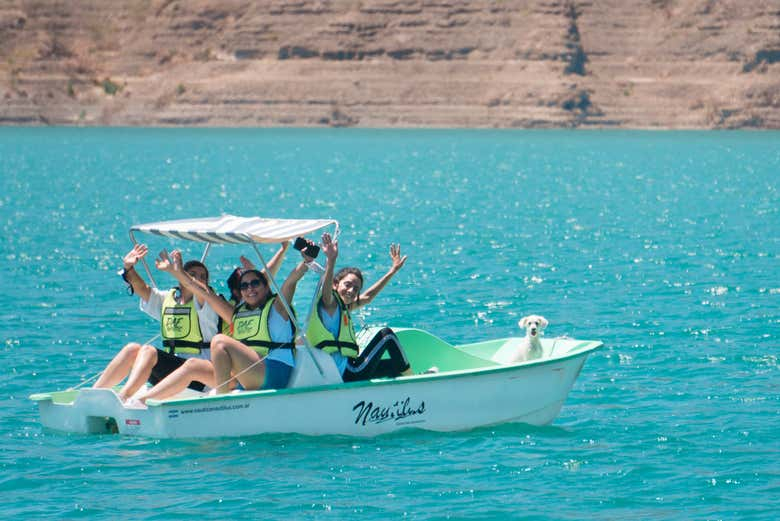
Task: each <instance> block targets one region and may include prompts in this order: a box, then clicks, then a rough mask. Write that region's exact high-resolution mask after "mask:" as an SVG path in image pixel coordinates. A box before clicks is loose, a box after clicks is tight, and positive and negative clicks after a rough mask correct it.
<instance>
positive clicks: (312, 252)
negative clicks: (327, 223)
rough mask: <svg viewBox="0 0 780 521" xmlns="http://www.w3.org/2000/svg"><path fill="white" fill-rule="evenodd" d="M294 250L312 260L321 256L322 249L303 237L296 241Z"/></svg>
mask: <svg viewBox="0 0 780 521" xmlns="http://www.w3.org/2000/svg"><path fill="white" fill-rule="evenodd" d="M293 248H295V249H296V250H298V251H300V252H301V253H304V254H306V255H308V256H309V257H311V258H312V259H316V258H317V255H319V254H320V247H319V246H317V245H316V244H314V243H313V242H310V241H307V240H306V239H304V238H303V237H298V238H297V239H295V242H294V243H293Z"/></svg>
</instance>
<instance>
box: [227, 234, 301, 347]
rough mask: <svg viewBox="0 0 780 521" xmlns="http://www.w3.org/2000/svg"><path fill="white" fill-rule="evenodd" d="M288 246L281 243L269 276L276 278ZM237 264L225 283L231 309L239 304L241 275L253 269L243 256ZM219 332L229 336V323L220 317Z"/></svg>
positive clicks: (286, 243) (250, 262) (272, 262)
mask: <svg viewBox="0 0 780 521" xmlns="http://www.w3.org/2000/svg"><path fill="white" fill-rule="evenodd" d="M289 246H290V243H289V242H287V241H285V242H283V243H282V244H281V246H280V248H279V251H278V252H276V255H274V257H273V258H272V259H271V262H270V263H269V267H270V266H273V271H272V272H271V275H273V276H276V273H277V272H278V270H279V267H280V266H281V264H282V260H283V259H284V256H285V254H286V253H287V248H288V247H289ZM239 262H240V263H241V265H240V266H239V267H237V268H235V269H234V270H233V271H232V272H231V273H230V275H229V276H228V278H227V281H226V285H227V287H228V291H229V292H230V298H228V299H227V301H228V304H230V305H231V306H233V308H235V307H236V306H238V304H239V303H240V302H241V288H240V287H239V284H240V280H241V274H242V273H243V272H244V271H246V270H253V269H255V265H254V264H253V263H252V261H250V260H249V259H248V258H246V257H244V256H243V255H242V256H241V257H240V258H239ZM219 332H220V333H222V334H225V335H229V334H230V322H229V321H227V320H223V319H222V317H219Z"/></svg>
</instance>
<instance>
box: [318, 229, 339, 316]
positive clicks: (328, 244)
mask: <svg viewBox="0 0 780 521" xmlns="http://www.w3.org/2000/svg"><path fill="white" fill-rule="evenodd" d="M322 252H323V253H324V254H325V258H326V259H328V263H327V265H326V266H325V273H323V274H322V305H323V306H324V307H325V310H326V311H327V312H328V313H329V314H330V313H333V310H335V309H336V307H337V304H336V300H335V299H334V298H333V291H332V289H333V270H334V269H335V267H336V259H337V258H338V256H339V241H334V240H333V238H332V237H331V236H330V234H329V233H327V232H326V233H323V234H322Z"/></svg>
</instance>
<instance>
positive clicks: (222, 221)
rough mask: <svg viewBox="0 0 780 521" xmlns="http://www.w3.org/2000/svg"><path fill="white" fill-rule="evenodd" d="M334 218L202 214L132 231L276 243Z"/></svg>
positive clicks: (195, 238)
mask: <svg viewBox="0 0 780 521" xmlns="http://www.w3.org/2000/svg"><path fill="white" fill-rule="evenodd" d="M330 225H336V227H338V222H337V221H334V220H332V219H268V218H264V217H238V216H235V215H223V216H222V217H206V218H200V219H179V220H174V221H160V222H154V223H148V224H137V225H134V226H133V227H131V228H130V235H131V236H132V234H133V232H135V231H138V232H144V233H151V234H155V235H162V236H164V237H170V238H174V239H184V240H188V241H196V242H206V243H210V244H246V243H278V242H284V241H287V240H290V239H294V238H296V237H301V236H304V235H307V234H309V233H311V232H315V231H317V230H319V229H322V228H325V227H327V226H330Z"/></svg>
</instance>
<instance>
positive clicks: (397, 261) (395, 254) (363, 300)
mask: <svg viewBox="0 0 780 521" xmlns="http://www.w3.org/2000/svg"><path fill="white" fill-rule="evenodd" d="M390 259H391V260H392V261H393V264H392V266H390V269H389V270H387V273H385V274H384V275H382V277H381V278H380V279H379V280H378V281H376V282H375V283H374V284H372V285H371V287H370V288H368V289H367V290H366V291H365V292H363V293H361V295H360V299H359V300H358V301H357V302H356V303H355V304H353V305H352V309H355V308H358V307H360V306H365V305H366V304H368V303H369V302H371V301H372V300H374V298H375V297H376V296H377V295H378V294H379V292H380V291H382V290H383V289H384V287H385V286H387V283H388V282H390V279H392V278H393V276H394V275H395V274H396V273H398V270H400V269H401V268H403V267H404V263H405V262H406V255H404V256H403V257H402V256H401V245H400V244H391V245H390Z"/></svg>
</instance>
